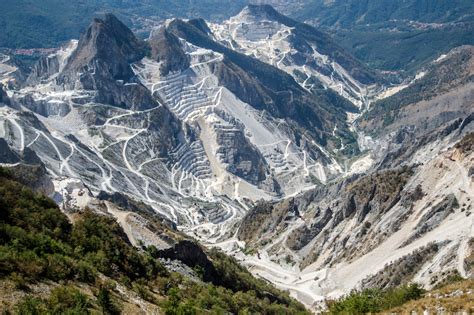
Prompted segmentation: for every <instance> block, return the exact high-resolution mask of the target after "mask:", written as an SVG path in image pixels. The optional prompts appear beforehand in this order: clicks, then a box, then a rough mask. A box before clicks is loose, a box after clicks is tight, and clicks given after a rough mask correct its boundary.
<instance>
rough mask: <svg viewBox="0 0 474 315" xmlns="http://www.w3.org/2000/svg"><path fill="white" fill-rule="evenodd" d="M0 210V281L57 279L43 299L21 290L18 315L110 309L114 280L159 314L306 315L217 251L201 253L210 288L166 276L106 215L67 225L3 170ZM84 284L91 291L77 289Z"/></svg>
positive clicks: (21, 286) (115, 309) (116, 308)
mask: <svg viewBox="0 0 474 315" xmlns="http://www.w3.org/2000/svg"><path fill="white" fill-rule="evenodd" d="M0 213H1V215H0V240H1V245H0V281H9V282H11V283H13V284H14V285H15V289H16V290H28V289H29V287H31V286H33V285H36V284H39V283H49V284H51V283H60V284H61V285H60V286H56V285H55V286H54V288H53V289H52V290H51V292H50V294H49V297H39V296H37V295H26V296H25V298H23V299H22V300H21V301H20V302H19V303H17V305H16V307H15V311H16V312H17V313H18V314H87V313H88V312H90V311H91V312H92V311H94V310H95V311H97V310H100V311H101V312H103V313H104V314H118V313H120V305H121V304H120V303H118V302H119V301H117V300H118V298H119V296H120V295H119V293H118V291H117V290H116V289H115V284H117V285H118V284H120V285H121V286H123V287H125V288H127V290H130V291H134V292H135V293H136V294H137V295H138V296H140V297H141V298H143V299H144V300H146V301H148V302H149V303H151V304H155V305H158V306H159V307H160V308H162V309H163V310H164V312H165V313H166V314H200V313H203V312H209V311H210V312H211V313H219V314H220V313H227V312H231V313H241V312H244V313H245V312H247V313H265V314H306V311H305V309H304V307H303V306H302V305H301V304H299V303H297V302H296V301H294V300H292V299H291V298H290V297H289V295H288V294H287V293H284V292H281V291H279V290H277V289H275V288H274V287H272V286H271V285H270V284H268V283H266V282H265V281H263V280H258V279H256V278H254V277H253V276H252V275H251V274H250V273H249V272H248V271H247V270H246V269H245V268H243V267H242V266H240V265H239V264H238V263H237V262H236V261H235V259H233V258H230V257H228V256H226V255H224V254H223V253H221V252H219V251H217V250H212V251H211V252H210V254H209V256H210V257H211V260H212V263H213V265H214V268H215V269H216V270H217V274H218V276H219V284H218V285H217V284H211V283H205V282H195V281H192V280H191V279H189V278H186V277H184V276H182V275H180V274H176V273H169V272H168V271H166V269H165V268H164V267H163V266H162V265H161V264H160V262H159V261H158V260H156V259H155V258H153V257H152V255H151V254H150V252H153V250H154V251H156V248H152V249H150V250H149V251H145V252H142V251H139V250H137V249H136V248H134V247H133V246H132V245H131V244H130V243H129V242H128V239H127V238H126V235H125V233H124V232H123V231H122V229H121V228H120V226H119V225H118V224H117V223H116V222H115V221H114V220H113V219H112V218H109V217H106V216H104V215H100V214H96V213H94V212H93V211H91V210H86V211H85V212H84V213H81V214H76V215H75V216H76V219H75V222H74V224H71V223H69V221H68V219H67V217H66V216H65V215H64V214H63V213H62V212H61V211H60V210H59V209H58V208H57V206H56V204H55V203H54V202H53V201H52V200H50V199H48V198H46V197H44V196H41V195H39V194H36V193H34V192H32V191H31V190H30V189H28V188H26V187H25V186H23V185H21V184H20V183H18V182H16V181H14V180H13V179H12V175H11V174H10V172H9V171H7V170H5V169H3V168H0ZM196 269H199V268H196ZM201 271H202V270H201ZM104 277H105V278H104ZM104 279H106V280H104ZM107 279H108V280H107ZM84 287H88V288H90V291H91V292H92V293H90V292H89V293H88V294H87V293H85V292H83V288H84ZM124 302H126V301H124Z"/></svg>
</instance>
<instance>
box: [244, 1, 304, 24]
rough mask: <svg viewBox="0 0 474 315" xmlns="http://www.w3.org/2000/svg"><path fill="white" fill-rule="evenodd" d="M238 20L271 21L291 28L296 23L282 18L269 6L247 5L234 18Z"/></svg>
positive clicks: (282, 16) (284, 17)
mask: <svg viewBox="0 0 474 315" xmlns="http://www.w3.org/2000/svg"><path fill="white" fill-rule="evenodd" d="M236 18H237V19H238V20H241V21H247V22H254V21H273V22H277V23H280V24H284V25H286V26H289V27H293V26H294V25H295V24H297V22H296V21H294V20H292V19H290V18H288V17H286V16H284V15H283V14H281V13H280V12H278V11H277V10H276V9H275V8H274V7H272V6H271V5H269V4H249V5H247V6H246V7H245V8H244V9H243V10H242V11H240V13H239V14H238V15H237V16H236Z"/></svg>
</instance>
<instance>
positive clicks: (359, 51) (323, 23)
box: [292, 0, 474, 73]
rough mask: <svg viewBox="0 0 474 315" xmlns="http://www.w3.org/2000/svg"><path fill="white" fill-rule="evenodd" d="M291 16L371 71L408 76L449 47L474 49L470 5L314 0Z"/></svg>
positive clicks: (463, 0)
mask: <svg viewBox="0 0 474 315" xmlns="http://www.w3.org/2000/svg"><path fill="white" fill-rule="evenodd" d="M292 16H293V17H295V18H296V19H297V20H300V21H310V22H313V23H314V24H317V25H318V26H319V27H320V28H323V29H326V30H328V31H329V32H331V33H332V34H333V37H334V38H335V39H336V41H337V42H338V43H339V44H340V45H341V46H342V47H344V48H345V49H347V50H348V51H349V52H351V53H352V54H353V55H354V56H355V57H357V58H359V59H360V60H362V61H364V62H366V63H367V64H368V65H369V66H370V67H372V68H375V69H382V70H389V71H397V70H404V71H407V72H409V73H413V72H415V71H416V70H417V69H419V68H420V66H422V65H424V64H426V63H427V62H429V61H431V60H433V59H436V58H437V57H438V56H439V55H440V54H442V53H446V52H447V51H449V50H450V49H452V48H454V47H458V46H461V45H466V44H467V45H469V44H470V45H472V44H474V3H473V2H472V1H470V0H453V1H432V0H367V1H359V0H335V1H331V2H327V1H322V0H319V1H308V2H305V3H304V4H302V5H300V6H299V7H298V8H297V9H296V10H295V12H293V14H292ZM430 23H433V24H430ZM441 23H444V24H441Z"/></svg>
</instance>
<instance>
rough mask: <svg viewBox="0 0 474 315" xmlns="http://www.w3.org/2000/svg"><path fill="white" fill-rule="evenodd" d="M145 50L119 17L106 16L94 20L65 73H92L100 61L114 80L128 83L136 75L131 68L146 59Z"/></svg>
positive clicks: (140, 41) (142, 42) (143, 45)
mask: <svg viewBox="0 0 474 315" xmlns="http://www.w3.org/2000/svg"><path fill="white" fill-rule="evenodd" d="M145 47H146V44H145V42H144V41H142V40H139V39H138V38H137V37H135V35H134V34H133V32H132V31H131V30H130V29H129V28H128V27H127V26H126V25H125V24H123V23H122V22H121V21H120V20H119V19H118V18H117V17H115V15H113V14H106V15H105V16H104V17H103V18H94V19H93V20H92V22H91V24H90V25H89V27H88V28H87V30H86V32H85V33H84V34H83V35H82V36H81V39H80V40H79V43H78V45H77V49H76V50H75V51H74V53H73V54H72V55H71V58H70V59H69V61H68V63H67V65H66V67H65V69H64V70H65V71H64V72H65V73H71V72H72V73H76V72H81V71H82V70H81V69H83V68H84V67H86V68H88V69H92V68H94V67H96V66H97V64H96V62H95V61H100V63H101V64H103V65H105V66H106V68H107V70H108V72H109V73H110V74H111V76H112V77H113V78H114V79H121V80H128V79H129V78H130V77H131V76H132V75H133V73H132V71H131V69H130V67H129V66H128V65H129V64H130V63H132V62H134V61H137V60H140V59H141V58H143V56H144V54H145Z"/></svg>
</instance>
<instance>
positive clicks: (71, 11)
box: [0, 0, 244, 48]
mask: <svg viewBox="0 0 474 315" xmlns="http://www.w3.org/2000/svg"><path fill="white" fill-rule="evenodd" d="M243 2H244V1H243V0H238V1H235V0H233V1H222V0H200V1H193V0H179V1H176V0H175V1H164V0H151V1H141V2H129V1H120V0H103V1H95V0H83V1H59V0H42V1H26V0H15V1H12V0H6V1H1V2H0V12H2V14H0V27H1V29H2V32H0V47H9V48H31V47H37V48H39V47H57V46H58V45H59V44H60V43H61V42H63V41H66V40H69V39H72V38H76V39H77V38H79V35H80V33H81V32H82V31H84V29H85V28H86V27H87V25H88V24H89V23H90V21H91V20H92V18H93V17H94V16H96V15H100V14H103V13H106V12H112V13H114V14H117V15H118V16H119V17H120V18H121V19H122V20H124V21H126V22H127V24H128V25H131V24H132V20H134V23H133V24H134V25H135V26H137V27H138V28H140V27H141V25H142V24H143V23H144V22H145V21H144V20H142V19H138V20H135V19H136V17H137V16H140V17H153V18H154V19H155V20H159V19H165V18H171V17H182V18H191V17H203V18H206V19H213V20H216V19H217V20H218V19H223V18H226V17H229V16H231V15H234V14H236V13H237V12H239V10H240V9H241V8H242V7H243V5H244V4H243Z"/></svg>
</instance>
